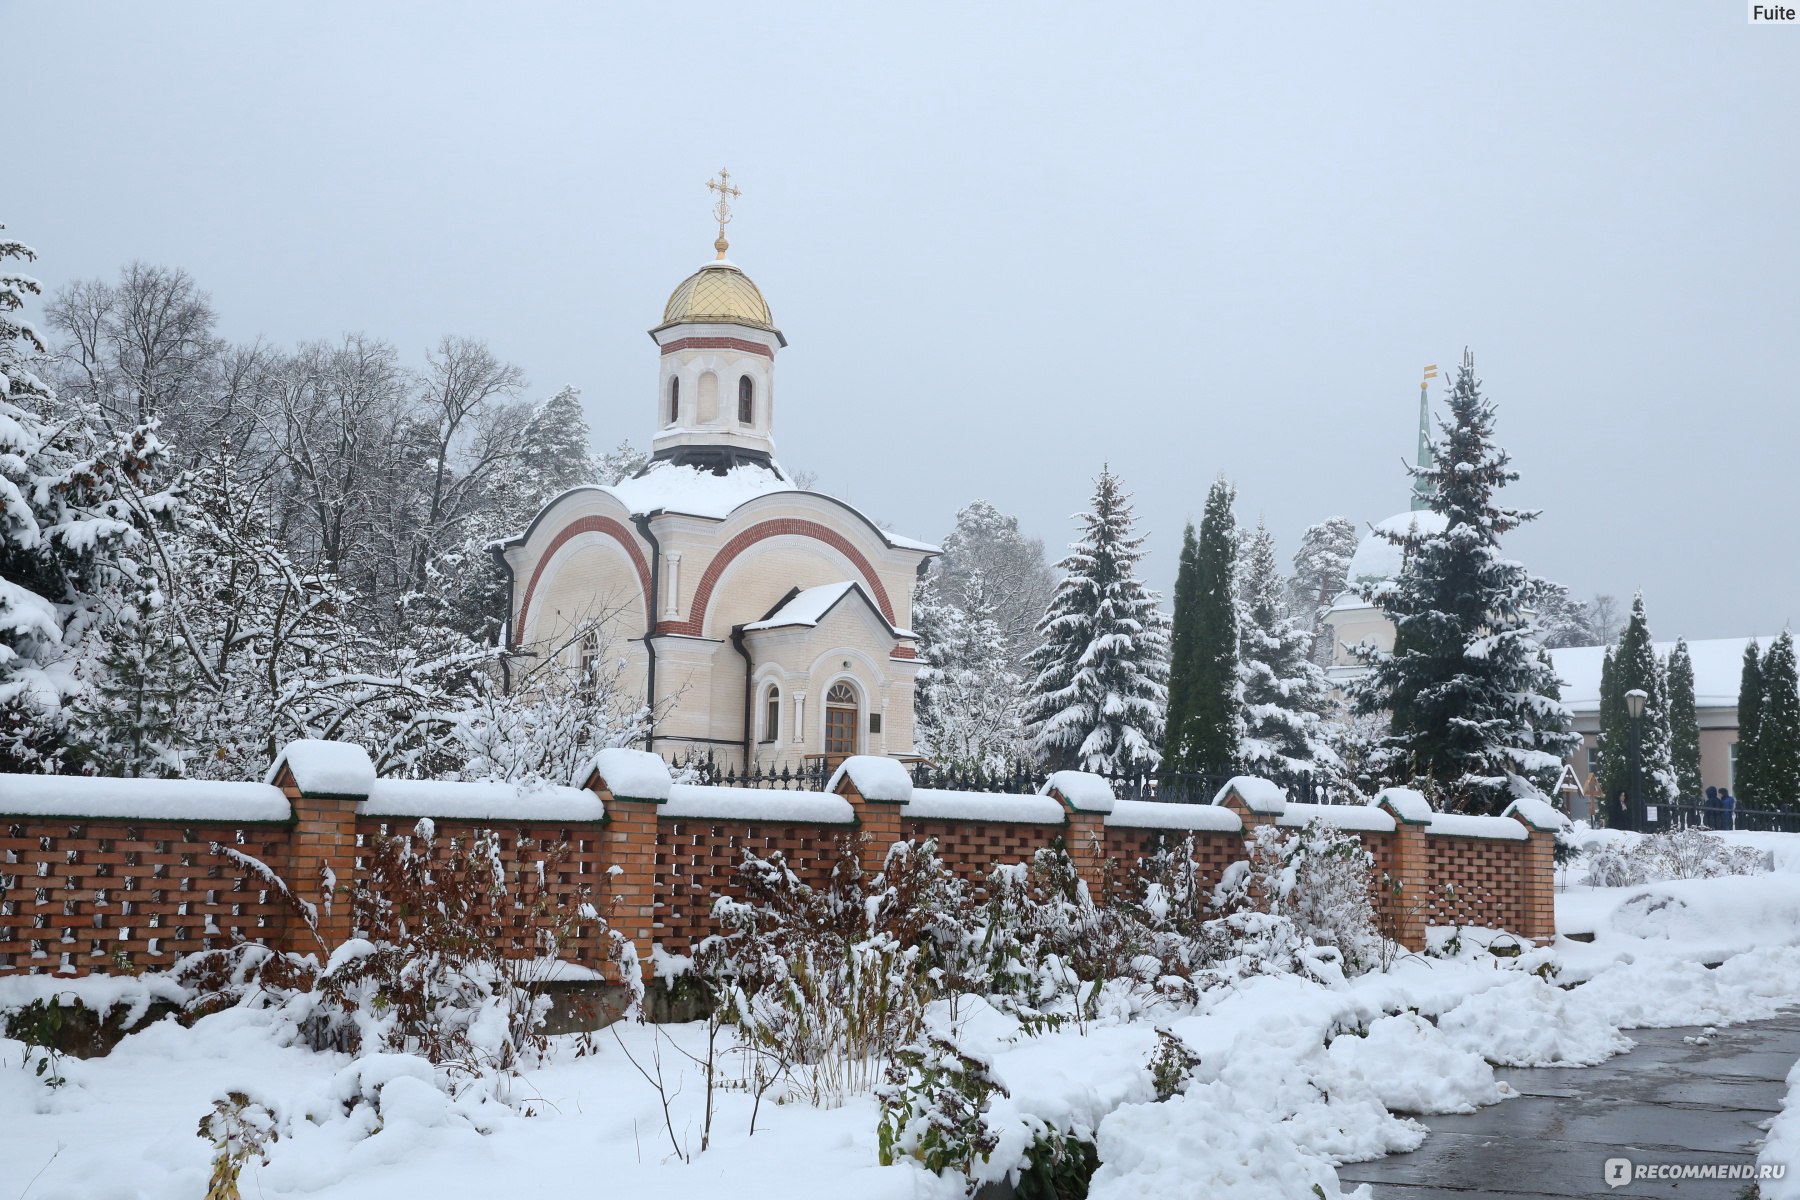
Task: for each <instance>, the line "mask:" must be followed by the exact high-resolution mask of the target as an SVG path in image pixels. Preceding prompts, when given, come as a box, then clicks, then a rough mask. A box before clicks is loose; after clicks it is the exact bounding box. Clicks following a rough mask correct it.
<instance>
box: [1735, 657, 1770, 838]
mask: <svg viewBox="0 0 1800 1200" xmlns="http://www.w3.org/2000/svg"><path fill="white" fill-rule="evenodd" d="M1762 710H1763V672H1762V651H1761V649H1759V648H1758V647H1757V644H1756V639H1755V638H1752V639H1750V643H1749V645H1747V646H1745V647H1744V672H1743V674H1742V675H1741V676H1740V677H1739V679H1738V739H1737V763H1736V765H1735V766H1734V768H1733V769H1732V773H1731V786H1732V789H1733V790H1734V791H1735V792H1736V793H1737V801H1738V803H1739V804H1746V805H1755V806H1760V805H1761V803H1762V801H1761V796H1760V785H1759V782H1758V780H1757V778H1756V776H1757V766H1758V761H1759V755H1758V754H1757V747H1758V744H1759V743H1760V741H1761V737H1760V734H1761V733H1762Z"/></svg>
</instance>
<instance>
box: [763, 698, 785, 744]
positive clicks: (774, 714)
mask: <svg viewBox="0 0 1800 1200" xmlns="http://www.w3.org/2000/svg"><path fill="white" fill-rule="evenodd" d="M780 737H781V689H780V688H778V687H771V688H770V689H769V698H768V701H767V703H766V706H765V707H764V709H763V736H762V740H763V741H764V742H773V741H776V740H777V739H779V738H780Z"/></svg>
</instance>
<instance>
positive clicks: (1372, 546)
mask: <svg viewBox="0 0 1800 1200" xmlns="http://www.w3.org/2000/svg"><path fill="white" fill-rule="evenodd" d="M1415 526H1416V527H1417V528H1418V531H1419V532H1420V533H1442V532H1444V530H1445V529H1447V528H1449V526H1450V520H1449V518H1448V517H1446V516H1444V514H1442V513H1438V512H1433V511H1431V510H1430V509H1428V508H1425V509H1419V510H1417V511H1414V512H1403V513H1397V514H1395V515H1394V516H1391V517H1389V518H1388V519H1387V520H1385V521H1382V522H1379V523H1378V524H1376V525H1374V526H1373V527H1371V528H1370V530H1369V532H1368V533H1366V534H1364V535H1363V539H1362V541H1360V542H1358V543H1357V544H1356V553H1355V554H1353V555H1351V556H1350V568H1349V570H1348V571H1346V572H1345V578H1347V579H1348V580H1349V581H1350V584H1351V586H1352V587H1358V586H1363V585H1367V584H1371V583H1382V582H1384V581H1386V580H1389V579H1394V578H1397V577H1398V576H1399V574H1400V568H1401V566H1402V565H1403V563H1402V558H1403V553H1402V550H1401V548H1400V547H1399V546H1397V545H1395V544H1394V543H1393V542H1390V541H1389V540H1388V539H1387V538H1385V537H1383V536H1382V535H1383V534H1384V533H1405V532H1407V531H1408V530H1409V529H1412V528H1414V527H1415Z"/></svg>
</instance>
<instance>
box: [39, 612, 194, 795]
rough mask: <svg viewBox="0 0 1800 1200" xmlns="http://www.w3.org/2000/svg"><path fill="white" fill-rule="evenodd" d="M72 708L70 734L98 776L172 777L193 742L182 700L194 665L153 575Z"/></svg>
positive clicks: (122, 619) (121, 618)
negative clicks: (178, 636) (191, 666)
mask: <svg viewBox="0 0 1800 1200" xmlns="http://www.w3.org/2000/svg"><path fill="white" fill-rule="evenodd" d="M85 673H86V674H87V676H88V678H87V679H86V681H85V682H86V687H85V688H83V689H82V691H81V692H80V693H79V694H78V696H77V697H76V699H75V701H74V702H73V704H72V705H71V706H70V710H69V714H68V722H69V730H68V734H69V737H70V740H71V741H72V742H73V743H75V744H78V745H80V746H82V747H83V754H82V758H83V760H84V761H83V763H82V766H83V767H84V768H86V769H88V770H91V771H93V772H95V773H97V774H101V775H122V776H126V777H127V778H138V777H162V778H177V777H179V776H182V775H185V774H186V773H187V759H188V753H189V750H190V749H191V747H192V743H193V736H192V732H191V723H192V719H191V714H190V713H189V712H188V711H187V705H186V701H187V698H188V695H189V693H190V692H191V691H192V689H193V671H192V670H191V668H190V666H189V658H188V654H187V650H186V647H185V646H183V645H182V644H181V642H180V640H179V639H178V638H177V637H176V635H175V632H174V629H173V622H172V621H171V620H170V618H169V614H168V611H167V608H166V606H165V605H164V603H163V597H162V593H161V591H160V589H159V588H158V587H157V586H156V584H155V582H154V580H150V581H147V582H146V583H145V584H144V585H143V587H142V588H141V590H140V594H139V596H138V601H137V604H136V605H135V606H134V607H133V608H132V609H131V610H130V611H128V612H125V613H122V614H120V616H119V619H118V620H117V622H116V624H115V625H114V628H113V630H112V633H111V635H110V636H109V638H108V639H107V641H106V648H105V651H104V652H103V653H102V654H101V655H100V657H99V658H98V660H97V661H95V662H94V663H93V664H92V666H91V667H90V668H89V670H88V671H87V672H85Z"/></svg>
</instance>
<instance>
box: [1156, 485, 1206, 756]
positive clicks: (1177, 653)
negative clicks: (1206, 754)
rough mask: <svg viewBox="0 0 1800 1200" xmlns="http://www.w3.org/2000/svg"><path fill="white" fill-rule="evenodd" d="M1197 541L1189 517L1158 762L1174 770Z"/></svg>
mask: <svg viewBox="0 0 1800 1200" xmlns="http://www.w3.org/2000/svg"><path fill="white" fill-rule="evenodd" d="M1199 594H1200V541H1199V539H1198V538H1196V537H1195V536H1194V523H1193V522H1192V521H1189V522H1188V523H1187V527H1186V528H1185V529H1183V530H1182V533H1181V566H1180V568H1179V569H1178V570H1177V571H1176V573H1175V617H1174V632H1173V635H1172V637H1171V640H1170V647H1169V707H1168V709H1167V711H1166V713H1165V717H1164V724H1163V753H1162V766H1163V770H1164V771H1165V772H1171V771H1175V770H1177V769H1184V768H1178V767H1177V765H1176V764H1178V763H1181V762H1182V761H1183V756H1182V752H1181V747H1180V745H1179V744H1178V743H1179V741H1180V739H1181V736H1182V735H1183V733H1184V732H1185V731H1186V730H1187V728H1188V717H1189V716H1190V714H1191V712H1192V710H1193V697H1194V642H1195V637H1196V634H1197V633H1198V625H1197V621H1198V615H1197V606H1198V603H1199Z"/></svg>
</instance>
